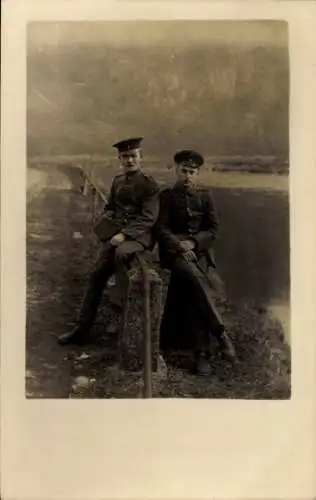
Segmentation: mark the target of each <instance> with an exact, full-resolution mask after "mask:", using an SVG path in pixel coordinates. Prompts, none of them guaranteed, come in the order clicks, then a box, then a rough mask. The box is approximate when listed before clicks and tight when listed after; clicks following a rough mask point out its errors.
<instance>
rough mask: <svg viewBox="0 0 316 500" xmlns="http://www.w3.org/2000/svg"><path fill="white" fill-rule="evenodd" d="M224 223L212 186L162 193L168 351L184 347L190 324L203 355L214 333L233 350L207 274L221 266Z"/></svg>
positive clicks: (164, 321) (175, 188)
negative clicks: (186, 243)
mask: <svg viewBox="0 0 316 500" xmlns="http://www.w3.org/2000/svg"><path fill="white" fill-rule="evenodd" d="M193 153H194V152H193ZM187 155H189V152H187ZM189 156H190V155H189ZM180 157H181V155H180ZM200 158H201V157H200ZM200 162H201V160H200ZM218 228H219V220H218V216H217V213H216V209H215V205H214V201H213V198H212V194H211V191H210V189H208V188H203V187H196V186H191V187H185V186H184V185H183V184H176V185H175V186H173V187H171V188H167V189H165V190H163V191H162V192H161V195H160V214H159V217H158V221H157V224H156V237H157V240H158V246H159V256H160V261H161V264H162V265H163V266H164V267H165V268H167V269H170V270H171V277H170V284H169V288H168V294H167V299H166V305H165V310H164V314H163V318H162V324H161V347H162V350H167V349H169V348H181V347H182V345H181V340H184V339H183V338H182V339H181V338H179V334H180V335H181V334H182V328H184V329H186V331H187V332H189V333H190V334H191V339H190V340H191V342H193V345H190V347H194V349H195V350H196V352H197V354H198V355H199V354H201V353H205V352H207V351H208V347H209V335H210V334H213V335H215V336H216V337H217V339H218V340H219V342H220V344H221V346H222V348H223V352H225V353H227V354H228V351H227V348H228V349H229V350H230V354H232V352H233V348H232V345H231V343H230V341H229V339H228V337H227V334H226V332H225V327H224V324H223V321H222V319H221V317H220V315H219V313H218V311H217V310H216V307H215V304H214V299H213V293H212V287H211V283H210V280H209V278H208V276H207V270H208V268H209V267H210V266H211V267H213V268H215V267H216V264H215V259H214V254H213V249H212V246H213V242H214V240H215V239H216V236H217V233H218ZM182 240H191V241H192V242H193V243H194V249H193V252H194V256H195V259H193V260H192V259H186V256H185V252H184V250H183V248H182V247H181V244H180V243H181V241H182ZM180 332H181V333H180ZM228 344H229V345H228Z"/></svg>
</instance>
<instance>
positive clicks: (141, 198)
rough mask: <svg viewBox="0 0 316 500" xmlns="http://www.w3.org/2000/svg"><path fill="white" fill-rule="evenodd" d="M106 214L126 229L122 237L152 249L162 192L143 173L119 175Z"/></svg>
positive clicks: (111, 192) (152, 180)
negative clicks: (109, 214) (154, 227)
mask: <svg viewBox="0 0 316 500" xmlns="http://www.w3.org/2000/svg"><path fill="white" fill-rule="evenodd" d="M104 210H105V212H110V213H111V215H112V216H113V219H114V220H117V221H118V222H119V223H121V224H122V225H123V229H122V233H124V234H125V236H126V237H127V238H128V239H131V240H134V241H137V242H139V243H141V244H142V245H143V246H144V247H146V248H150V247H152V245H153V236H152V228H153V226H154V224H155V222H156V220H157V217H158V213H159V188H158V186H157V184H156V182H155V181H154V179H153V178H152V177H151V176H149V175H146V174H144V173H143V172H141V171H137V172H131V173H128V174H120V175H117V176H116V177H115V178H114V180H113V183H112V186H111V189H110V194H109V199H108V202H107V204H106V206H105V207H104Z"/></svg>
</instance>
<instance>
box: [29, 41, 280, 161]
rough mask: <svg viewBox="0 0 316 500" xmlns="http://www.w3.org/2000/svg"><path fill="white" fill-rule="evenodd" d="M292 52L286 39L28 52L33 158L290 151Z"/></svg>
mask: <svg viewBox="0 0 316 500" xmlns="http://www.w3.org/2000/svg"><path fill="white" fill-rule="evenodd" d="M288 73H289V67H288V53H287V49H286V48H284V47H282V46H278V47H277V46H275V47H274V46H271V45H258V46H249V45H246V46H243V45H227V44H225V45H224V44H223V45H220V44H217V45H216V46H206V45H201V46H199V45H192V46H190V45H186V46H185V45H183V44H182V45H181V44H177V45H171V44H169V45H168V44H167V43H165V44H164V45H163V46H157V45H156V46H155V45H151V46H148V47H144V46H137V45H136V46H135V45H133V46H126V45H124V46H122V45H119V46H111V45H104V44H101V43H99V44H94V45H88V44H75V45H55V46H46V47H40V46H39V47H38V48H37V49H33V50H31V51H29V54H28V90H27V96H28V112H27V119H28V155H29V156H33V155H55V154H111V153H112V151H111V144H112V143H113V142H114V141H116V140H117V138H119V137H121V136H129V135H134V134H137V135H138V134H140V135H144V136H145V137H146V151H147V152H148V153H150V154H153V155H167V156H169V155H171V154H172V153H173V151H174V150H175V149H177V148H179V147H183V146H188V147H189V146H190V147H195V148H198V149H199V150H201V151H202V152H203V153H204V154H205V155H222V154H224V155H256V154H264V155H275V156H280V157H282V158H285V159H286V158H287V156H288V95H289V90H288V78H289V75H288Z"/></svg>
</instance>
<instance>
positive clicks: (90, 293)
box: [58, 274, 107, 345]
mask: <svg viewBox="0 0 316 500" xmlns="http://www.w3.org/2000/svg"><path fill="white" fill-rule="evenodd" d="M106 278H107V277H104V276H101V274H100V275H95V276H93V278H92V280H91V282H90V285H89V288H88V290H87V292H86V294H85V297H84V299H83V302H82V306H81V310H80V313H79V318H78V321H77V326H76V327H75V328H73V329H72V330H71V331H70V332H67V333H64V334H63V335H60V336H59V337H58V342H59V343H60V344H63V345H66V344H77V345H83V344H86V343H87V342H88V341H89V339H90V331H91V329H92V326H93V323H94V320H95V318H96V315H97V311H98V307H99V304H100V302H101V298H102V295H103V290H104V288H105V285H106V282H107V279H106Z"/></svg>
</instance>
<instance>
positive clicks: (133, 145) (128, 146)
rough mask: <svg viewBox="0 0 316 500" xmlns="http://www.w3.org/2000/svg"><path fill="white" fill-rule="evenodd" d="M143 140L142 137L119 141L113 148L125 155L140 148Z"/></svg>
mask: <svg viewBox="0 0 316 500" xmlns="http://www.w3.org/2000/svg"><path fill="white" fill-rule="evenodd" d="M142 140H143V138H142V137H135V138H131V139H124V140H123V141H119V142H116V143H115V144H113V148H116V149H117V150H118V152H119V153H124V152H125V151H131V150H133V149H138V148H140V143H141V141H142Z"/></svg>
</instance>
